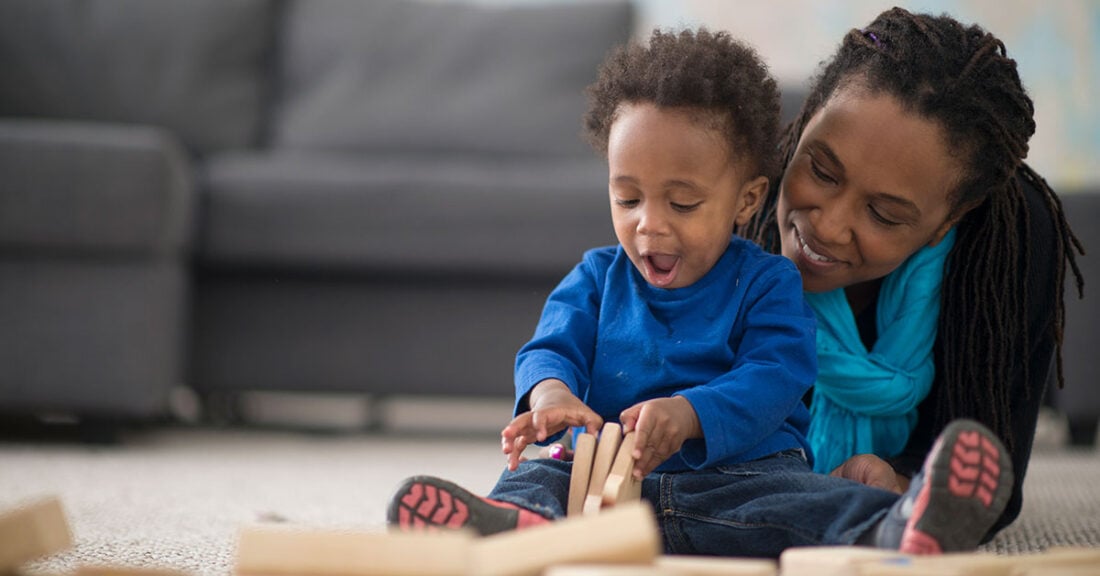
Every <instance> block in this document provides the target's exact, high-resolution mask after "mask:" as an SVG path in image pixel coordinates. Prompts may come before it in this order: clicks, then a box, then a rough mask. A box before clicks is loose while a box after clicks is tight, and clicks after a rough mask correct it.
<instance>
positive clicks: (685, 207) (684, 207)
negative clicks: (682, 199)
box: [672, 202, 702, 212]
mask: <svg viewBox="0 0 1100 576" xmlns="http://www.w3.org/2000/svg"><path fill="white" fill-rule="evenodd" d="M700 204H702V202H696V203H694V204H680V203H677V202H673V203H672V209H673V210H675V211H677V212H691V211H692V210H695V209H696V208H698V207H699V205H700Z"/></svg>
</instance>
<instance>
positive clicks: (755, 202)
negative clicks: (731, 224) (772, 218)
mask: <svg viewBox="0 0 1100 576" xmlns="http://www.w3.org/2000/svg"><path fill="white" fill-rule="evenodd" d="M767 195H768V177H767V176H757V177H756V178H755V179H753V180H749V181H748V182H745V183H744V184H742V185H741V195H740V198H739V199H738V203H737V220H736V222H737V225H738V226H744V225H745V224H748V222H749V220H750V219H751V218H752V217H753V214H756V211H757V210H759V209H760V205H761V204H763V203H764V198H765V197H766V196H767Z"/></svg>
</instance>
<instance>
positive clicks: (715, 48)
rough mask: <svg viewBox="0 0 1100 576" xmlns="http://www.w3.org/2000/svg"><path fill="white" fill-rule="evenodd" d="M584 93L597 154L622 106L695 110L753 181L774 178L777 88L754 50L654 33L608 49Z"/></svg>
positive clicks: (731, 42) (720, 39)
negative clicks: (642, 40)
mask: <svg viewBox="0 0 1100 576" xmlns="http://www.w3.org/2000/svg"><path fill="white" fill-rule="evenodd" d="M587 94H588V100H589V105H588V112H587V113H586V114H585V116H584V134H585V137H586V138H587V140H588V141H589V143H591V144H592V146H593V147H594V148H595V149H596V150H597V151H598V152H601V153H603V154H606V153H607V145H608V136H609V134H610V132H611V124H612V123H614V121H615V118H616V114H617V112H618V110H619V107H620V106H621V105H622V104H624V103H631V104H640V103H652V104H655V105H657V106H660V107H662V108H666V107H667V108H687V109H691V110H694V111H699V112H702V113H703V114H705V115H706V117H709V119H713V120H715V121H717V122H718V124H717V125H716V127H717V128H718V129H719V130H720V131H721V132H722V133H723V134H724V135H725V139H726V142H727V143H728V145H729V150H730V152H731V153H732V154H733V156H734V158H736V159H738V160H742V161H743V160H748V166H749V167H750V170H755V174H752V176H755V175H764V176H767V177H768V178H771V179H774V177H775V176H777V174H776V169H777V167H778V153H777V148H778V138H779V89H778V87H777V86H776V82H775V79H774V78H772V76H771V74H770V73H769V72H768V68H767V66H765V65H764V62H763V61H762V60H761V59H760V57H759V56H758V55H757V53H756V50H754V49H753V48H751V47H749V46H748V45H747V44H744V43H742V42H740V41H738V40H736V39H734V38H733V37H731V36H730V35H729V34H728V33H726V32H711V31H710V30H708V29H706V28H699V29H698V30H697V31H692V30H683V31H680V32H671V31H661V30H660V29H657V30H654V31H653V35H652V36H650V38H649V44H648V46H646V45H640V44H636V43H631V44H626V45H623V46H620V47H619V48H616V49H615V50H613V51H612V52H611V53H610V54H609V55H608V57H607V59H606V60H605V61H604V63H603V64H602V65H601V66H600V68H599V77H598V78H597V80H596V81H595V82H594V83H593V84H591V85H590V86H589V87H588V90H587Z"/></svg>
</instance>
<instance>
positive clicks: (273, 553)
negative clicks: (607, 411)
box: [235, 528, 474, 576]
mask: <svg viewBox="0 0 1100 576" xmlns="http://www.w3.org/2000/svg"><path fill="white" fill-rule="evenodd" d="M473 541H474V539H473V537H472V536H471V535H470V534H468V533H466V532H446V533H416V534H406V533H400V532H344V531H321V530H318V531H304V530H294V529H276V528H248V529H243V530H241V532H240V534H239V537H238V540H237V564H236V572H235V573H236V574H237V575H238V576H464V575H466V574H470V571H469V566H470V551H471V545H472V543H473Z"/></svg>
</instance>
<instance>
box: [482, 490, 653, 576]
mask: <svg viewBox="0 0 1100 576" xmlns="http://www.w3.org/2000/svg"><path fill="white" fill-rule="evenodd" d="M660 551H661V537H660V533H659V532H658V530H657V520H656V519H655V518H654V517H653V508H651V507H650V506H649V505H648V504H645V503H642V502H628V503H626V504H622V505H620V506H616V507H614V508H611V509H610V510H607V511H606V512H604V513H602V514H597V515H595V516H589V515H584V516H579V517H576V518H566V519H564V520H559V521H557V522H551V523H550V524H546V525H543V526H537V527H534V528H527V529H524V530H516V531H512V532H503V533H501V534H494V535H492V536H487V537H485V538H481V539H480V540H477V541H475V542H474V545H473V553H472V564H471V570H470V574H475V575H477V576H535V575H537V574H539V573H540V572H542V571H543V570H545V569H547V568H549V567H551V566H556V565H561V564H641V565H649V564H652V563H653V560H654V559H655V558H656V557H657V555H658V554H659V553H660Z"/></svg>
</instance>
